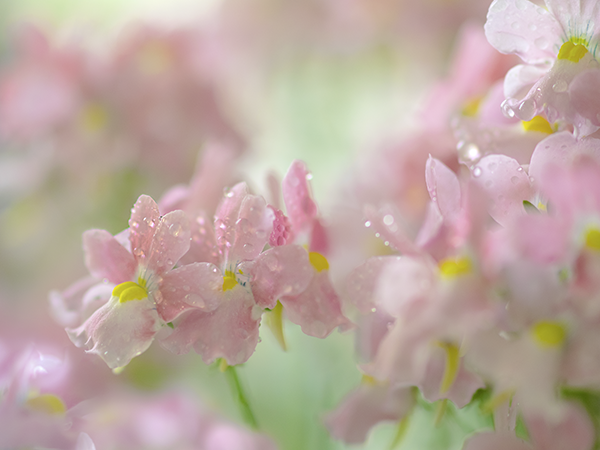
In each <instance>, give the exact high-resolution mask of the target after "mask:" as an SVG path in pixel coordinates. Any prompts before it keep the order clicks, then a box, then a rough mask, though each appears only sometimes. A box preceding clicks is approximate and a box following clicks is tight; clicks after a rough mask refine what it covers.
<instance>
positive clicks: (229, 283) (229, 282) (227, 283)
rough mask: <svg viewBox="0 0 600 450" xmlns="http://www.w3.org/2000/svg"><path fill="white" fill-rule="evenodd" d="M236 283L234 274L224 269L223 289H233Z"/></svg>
mask: <svg viewBox="0 0 600 450" xmlns="http://www.w3.org/2000/svg"><path fill="white" fill-rule="evenodd" d="M236 285H237V280H236V279H235V274H234V273H233V272H232V271H231V270H226V271H225V276H224V277H223V291H228V290H229V289H233V288H234V287H235V286H236Z"/></svg>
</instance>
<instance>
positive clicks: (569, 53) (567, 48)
mask: <svg viewBox="0 0 600 450" xmlns="http://www.w3.org/2000/svg"><path fill="white" fill-rule="evenodd" d="M574 40H576V41H578V42H584V43H585V45H584V43H575V42H573V41H574ZM586 45H587V42H585V41H582V40H581V39H579V38H573V39H572V40H569V41H567V42H565V43H564V44H563V45H562V46H561V47H560V50H559V51H558V56H557V57H556V59H566V60H569V61H571V62H574V63H578V62H579V60H580V59H581V58H583V57H584V56H585V55H586V54H587V53H588V49H587V48H586Z"/></svg>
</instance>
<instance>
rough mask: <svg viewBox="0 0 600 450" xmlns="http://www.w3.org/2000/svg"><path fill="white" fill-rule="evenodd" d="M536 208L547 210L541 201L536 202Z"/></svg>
mask: <svg viewBox="0 0 600 450" xmlns="http://www.w3.org/2000/svg"><path fill="white" fill-rule="evenodd" d="M537 209H539V210H540V211H543V212H546V211H548V208H546V205H544V204H543V203H542V202H538V204H537Z"/></svg>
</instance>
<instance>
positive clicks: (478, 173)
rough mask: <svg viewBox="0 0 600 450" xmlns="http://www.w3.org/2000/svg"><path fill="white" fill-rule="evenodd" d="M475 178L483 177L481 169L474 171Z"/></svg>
mask: <svg viewBox="0 0 600 450" xmlns="http://www.w3.org/2000/svg"><path fill="white" fill-rule="evenodd" d="M473 176H474V177H475V178H477V177H480V176H481V167H479V166H477V167H475V168H474V169H473Z"/></svg>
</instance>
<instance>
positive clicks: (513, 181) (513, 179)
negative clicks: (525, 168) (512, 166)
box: [510, 177, 519, 184]
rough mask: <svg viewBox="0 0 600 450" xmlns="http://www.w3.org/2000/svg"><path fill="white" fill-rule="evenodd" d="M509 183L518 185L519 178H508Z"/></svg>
mask: <svg viewBox="0 0 600 450" xmlns="http://www.w3.org/2000/svg"><path fill="white" fill-rule="evenodd" d="M510 182H511V183H512V184H519V178H518V177H510Z"/></svg>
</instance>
